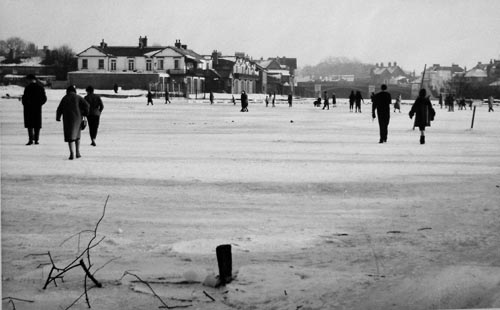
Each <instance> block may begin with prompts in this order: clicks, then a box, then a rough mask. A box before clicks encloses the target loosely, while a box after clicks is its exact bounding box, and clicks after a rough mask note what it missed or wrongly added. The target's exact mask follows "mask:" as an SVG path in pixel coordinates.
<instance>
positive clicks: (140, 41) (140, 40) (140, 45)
mask: <svg viewBox="0 0 500 310" xmlns="http://www.w3.org/2000/svg"><path fill="white" fill-rule="evenodd" d="M139 48H143V46H142V37H139Z"/></svg>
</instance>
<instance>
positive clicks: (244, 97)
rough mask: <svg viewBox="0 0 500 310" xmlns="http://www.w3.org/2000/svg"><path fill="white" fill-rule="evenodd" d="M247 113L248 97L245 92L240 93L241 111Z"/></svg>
mask: <svg viewBox="0 0 500 310" xmlns="http://www.w3.org/2000/svg"><path fill="white" fill-rule="evenodd" d="M240 112H248V95H247V93H246V92H245V91H242V92H241V111H240Z"/></svg>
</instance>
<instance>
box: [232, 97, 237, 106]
mask: <svg viewBox="0 0 500 310" xmlns="http://www.w3.org/2000/svg"><path fill="white" fill-rule="evenodd" d="M231 96H233V105H236V99H234V95H231Z"/></svg>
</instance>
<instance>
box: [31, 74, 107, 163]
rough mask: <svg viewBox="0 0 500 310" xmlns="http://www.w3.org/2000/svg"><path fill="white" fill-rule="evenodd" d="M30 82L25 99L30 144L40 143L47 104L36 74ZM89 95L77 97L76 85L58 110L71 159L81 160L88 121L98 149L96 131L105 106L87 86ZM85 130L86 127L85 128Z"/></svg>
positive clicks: (57, 116)
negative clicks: (85, 124) (83, 130)
mask: <svg viewBox="0 0 500 310" xmlns="http://www.w3.org/2000/svg"><path fill="white" fill-rule="evenodd" d="M26 80H27V82H28V84H27V86H26V87H25V88H24V93H23V97H22V100H21V102H22V104H23V114H24V127H25V128H27V129H28V143H26V145H32V144H39V138H40V129H41V128H42V106H43V105H44V104H45V102H46V101H47V96H46V94H45V89H44V88H43V86H42V85H40V83H38V81H37V78H36V76H35V75H33V74H29V75H27V76H26ZM86 91H87V95H86V96H85V97H81V96H79V95H77V93H76V88H75V86H69V87H68V88H67V89H66V95H65V96H64V97H63V98H62V99H61V102H60V103H59V106H58V107H57V111H56V121H58V122H59V121H61V118H62V121H63V131H64V141H65V142H67V143H68V148H69V159H70V160H72V159H74V158H75V157H76V158H80V157H81V156H82V155H81V153H80V137H81V131H82V129H83V128H84V126H83V125H82V124H83V123H84V122H88V127H89V134H90V139H91V143H90V144H91V145H92V146H96V145H97V144H96V138H97V131H98V128H99V121H100V116H101V112H102V111H103V109H104V105H103V103H102V100H101V98H100V96H98V95H96V94H94V88H93V87H92V86H88V87H87V89H86ZM82 127H83V128H82Z"/></svg>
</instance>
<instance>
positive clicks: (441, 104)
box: [439, 93, 443, 109]
mask: <svg viewBox="0 0 500 310" xmlns="http://www.w3.org/2000/svg"><path fill="white" fill-rule="evenodd" d="M439 106H440V107H441V109H442V108H443V94H441V93H440V94H439Z"/></svg>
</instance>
